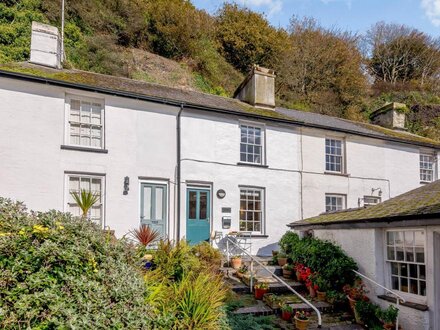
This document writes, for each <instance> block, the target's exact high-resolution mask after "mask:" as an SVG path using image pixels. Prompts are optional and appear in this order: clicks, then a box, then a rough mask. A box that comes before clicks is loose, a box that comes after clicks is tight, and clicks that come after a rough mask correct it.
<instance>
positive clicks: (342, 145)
mask: <svg viewBox="0 0 440 330" xmlns="http://www.w3.org/2000/svg"><path fill="white" fill-rule="evenodd" d="M327 141H337V142H340V143H341V154H340V155H336V154H334V153H328V152H327ZM324 151H325V164H324V168H325V172H326V173H338V174H345V173H346V165H345V158H346V157H345V139H343V138H338V137H332V136H327V137H326V138H325V141H324ZM327 156H330V157H340V158H341V170H340V171H333V170H330V169H327V163H328V162H327Z"/></svg>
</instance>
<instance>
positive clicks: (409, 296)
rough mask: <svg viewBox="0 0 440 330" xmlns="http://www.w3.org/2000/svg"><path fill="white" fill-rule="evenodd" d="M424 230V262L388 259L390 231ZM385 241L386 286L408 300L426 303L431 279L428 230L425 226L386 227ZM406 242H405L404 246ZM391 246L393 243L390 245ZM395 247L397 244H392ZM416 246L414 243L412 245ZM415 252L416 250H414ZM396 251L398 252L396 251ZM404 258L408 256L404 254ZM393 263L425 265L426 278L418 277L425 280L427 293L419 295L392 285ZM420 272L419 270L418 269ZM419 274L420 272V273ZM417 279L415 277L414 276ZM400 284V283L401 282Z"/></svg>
mask: <svg viewBox="0 0 440 330" xmlns="http://www.w3.org/2000/svg"><path fill="white" fill-rule="evenodd" d="M416 231H418V232H422V233H423V235H424V237H425V239H424V245H423V249H424V251H423V252H424V262H423V263H421V262H415V261H414V262H411V261H406V260H401V261H400V260H399V261H397V260H389V259H388V246H389V245H388V233H389V232H403V233H405V232H416ZM383 242H384V269H385V272H384V273H385V274H386V281H385V283H386V287H388V288H389V289H390V290H392V291H395V292H396V293H398V294H400V295H401V296H403V297H404V298H405V299H407V300H408V301H412V302H416V303H421V304H426V302H427V297H428V294H429V288H428V285H429V282H430V281H429V279H428V254H427V231H426V230H425V228H390V229H386V230H384V238H383ZM404 244H405V243H403V246H404V247H405V245H404ZM390 246H391V245H390ZM392 246H394V247H395V245H392ZM412 247H414V245H413V246H412ZM414 252H415V251H414ZM395 253H396V252H395ZM414 258H416V256H415V255H414ZM404 259H406V256H405V255H404ZM391 263H400V264H406V265H409V264H415V265H423V266H425V278H424V279H420V278H417V280H418V281H420V280H422V281H425V290H426V295H425V296H423V295H419V294H414V293H410V292H405V291H400V290H395V289H393V285H392V270H391V267H392V266H391ZM418 273H419V270H418ZM418 276H419V274H418ZM400 277H402V276H400V275H398V278H400ZM409 278H410V277H409V269H408V276H407V279H408V280H409ZM414 279H415V278H414ZM399 286H400V284H399ZM408 287H409V283H408Z"/></svg>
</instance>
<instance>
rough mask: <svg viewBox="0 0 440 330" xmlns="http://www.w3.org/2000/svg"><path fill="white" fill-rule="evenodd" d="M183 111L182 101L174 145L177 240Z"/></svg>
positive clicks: (178, 238)
mask: <svg viewBox="0 0 440 330" xmlns="http://www.w3.org/2000/svg"><path fill="white" fill-rule="evenodd" d="M182 111H183V103H181V104H180V109H179V112H178V113H177V117H176V138H177V145H176V157H177V159H176V164H177V168H176V172H177V173H176V189H177V206H176V208H177V224H176V225H177V230H176V237H177V240H178V241H180V209H181V200H180V199H181V179H180V178H181V165H182V160H181V159H182V157H181V140H182V139H181V115H182Z"/></svg>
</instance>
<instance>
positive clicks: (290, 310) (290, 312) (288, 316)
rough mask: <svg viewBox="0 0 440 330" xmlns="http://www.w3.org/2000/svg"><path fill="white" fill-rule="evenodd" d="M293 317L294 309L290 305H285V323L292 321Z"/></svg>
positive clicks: (283, 309)
mask: <svg viewBox="0 0 440 330" xmlns="http://www.w3.org/2000/svg"><path fill="white" fill-rule="evenodd" d="M292 316H293V308H292V306H290V305H288V304H283V305H282V306H281V318H282V319H283V320H284V321H290V320H291V319H292Z"/></svg>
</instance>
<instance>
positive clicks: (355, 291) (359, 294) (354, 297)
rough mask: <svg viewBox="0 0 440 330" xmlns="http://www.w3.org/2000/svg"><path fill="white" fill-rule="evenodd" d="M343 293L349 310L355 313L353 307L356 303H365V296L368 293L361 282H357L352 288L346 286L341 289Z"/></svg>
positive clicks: (366, 298)
mask: <svg viewBox="0 0 440 330" xmlns="http://www.w3.org/2000/svg"><path fill="white" fill-rule="evenodd" d="M342 289H343V290H344V293H345V294H346V295H347V299H348V301H349V303H350V308H351V309H352V311H353V312H355V305H356V302H357V301H362V300H363V301H367V300H368V297H367V296H366V294H367V293H368V291H367V290H366V288H365V284H364V283H362V281H361V280H357V281H356V282H355V283H354V285H353V286H351V285H349V284H346V285H344V287H343V288H342Z"/></svg>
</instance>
